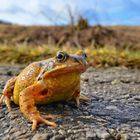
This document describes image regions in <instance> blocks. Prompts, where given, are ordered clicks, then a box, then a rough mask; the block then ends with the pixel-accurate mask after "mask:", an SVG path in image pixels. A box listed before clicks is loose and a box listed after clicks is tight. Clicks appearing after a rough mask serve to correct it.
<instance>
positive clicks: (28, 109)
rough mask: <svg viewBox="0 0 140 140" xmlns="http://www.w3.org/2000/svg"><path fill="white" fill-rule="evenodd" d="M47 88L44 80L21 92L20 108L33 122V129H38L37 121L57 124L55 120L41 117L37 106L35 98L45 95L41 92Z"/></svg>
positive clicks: (52, 124)
mask: <svg viewBox="0 0 140 140" xmlns="http://www.w3.org/2000/svg"><path fill="white" fill-rule="evenodd" d="M45 90H46V89H45V86H44V84H43V82H41V81H40V82H37V83H35V84H33V85H31V86H29V87H27V88H26V89H24V90H23V91H22V92H21V93H20V98H19V104H20V109H21V111H22V112H23V114H24V115H25V116H26V117H27V118H28V119H29V120H30V121H31V122H32V123H33V124H32V130H35V129H36V127H37V123H45V124H47V125H51V126H56V124H55V123H54V122H50V121H48V120H46V119H44V118H43V117H41V115H40V113H39V111H38V110H37V108H36V106H35V98H38V97H40V96H43V95H41V93H42V92H44V91H45ZM46 91H47V90H46ZM44 96H45V95H44ZM48 117H49V116H48Z"/></svg>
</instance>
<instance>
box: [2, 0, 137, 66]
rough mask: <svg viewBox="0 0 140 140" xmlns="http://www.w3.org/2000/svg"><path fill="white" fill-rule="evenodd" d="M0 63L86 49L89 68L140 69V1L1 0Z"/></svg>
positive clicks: (43, 57)
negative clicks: (124, 67)
mask: <svg viewBox="0 0 140 140" xmlns="http://www.w3.org/2000/svg"><path fill="white" fill-rule="evenodd" d="M0 4H1V6H0V53H1V55H0V62H1V63H10V64H16V63H20V64H21V63H30V62H32V61H35V60H40V59H46V58H48V57H51V56H52V55H55V53H56V51H58V50H64V51H68V52H70V53H74V52H76V51H78V50H79V49H81V48H84V49H85V51H86V53H87V54H88V56H89V61H90V63H91V65H92V66H98V67H100V66H104V67H108V66H126V67H138V68H139V67H140V27H139V25H140V1H139V0H117V1H116V0H111V1H109V0H88V1H81V0H67V1H64V0H51V1H49V0H41V1H40V0H20V1H15V0H4V1H3V0H0Z"/></svg>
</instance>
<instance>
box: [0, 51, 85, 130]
mask: <svg viewBox="0 0 140 140" xmlns="http://www.w3.org/2000/svg"><path fill="white" fill-rule="evenodd" d="M87 67H88V64H87V61H86V55H85V54H84V53H83V54H81V55H69V54H67V53H65V52H58V53H57V55H56V57H54V58H50V59H48V60H43V61H39V62H34V63H32V64H30V65H29V66H27V67H26V68H25V69H24V70H23V71H22V72H21V73H20V74H19V75H18V76H17V77H13V78H11V79H10V80H9V81H7V83H6V85H5V87H4V90H3V95H2V96H1V99H0V103H1V102H2V101H3V100H4V101H5V104H6V105H7V107H8V109H9V110H11V106H10V100H13V101H14V103H15V104H18V105H19V106H20V110H21V111H22V112H23V114H24V115H25V116H26V117H27V118H28V119H29V120H30V121H31V122H33V125H32V130H35V129H36V127H37V123H45V124H47V125H51V126H56V124H55V123H54V122H50V121H48V120H46V119H44V118H43V117H42V116H41V115H40V113H39V111H38V110H37V108H36V106H35V104H48V103H52V102H58V101H67V100H75V101H76V103H77V105H79V100H80V99H83V100H86V99H87V98H86V97H81V96H80V74H81V73H82V72H84V71H85V70H86V69H87ZM47 118H53V116H51V115H48V117H47Z"/></svg>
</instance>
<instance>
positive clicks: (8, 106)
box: [0, 95, 12, 112]
mask: <svg viewBox="0 0 140 140" xmlns="http://www.w3.org/2000/svg"><path fill="white" fill-rule="evenodd" d="M2 102H5V104H6V106H7V108H8V110H9V112H10V111H11V110H12V107H11V105H10V97H8V96H5V95H2V96H1V98H0V105H1V104H2Z"/></svg>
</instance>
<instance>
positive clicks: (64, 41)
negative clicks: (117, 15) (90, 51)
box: [0, 25, 140, 50]
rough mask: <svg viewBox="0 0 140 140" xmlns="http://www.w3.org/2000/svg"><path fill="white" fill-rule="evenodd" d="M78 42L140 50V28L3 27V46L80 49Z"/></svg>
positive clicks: (86, 44)
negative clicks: (20, 45)
mask: <svg viewBox="0 0 140 140" xmlns="http://www.w3.org/2000/svg"><path fill="white" fill-rule="evenodd" d="M75 40H78V41H79V43H80V44H81V45H82V46H84V47H86V46H90V45H91V44H92V45H94V46H115V47H117V48H130V49H133V50H134V49H140V27H127V26H112V27H111V26H109V27H102V26H94V27H88V26H87V28H84V29H80V28H75V32H74V33H73V31H71V28H70V27H66V26H62V27H58V26H55V27H45V26H44V27H43V26H31V27H26V26H17V25H0V43H1V44H3V43H4V44H13V45H15V44H19V43H24V44H25V43H26V44H27V45H28V44H30V45H44V44H55V45H58V46H63V45H69V46H76V45H75Z"/></svg>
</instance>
